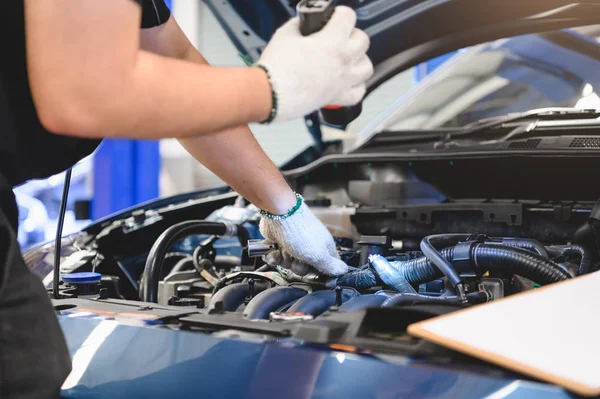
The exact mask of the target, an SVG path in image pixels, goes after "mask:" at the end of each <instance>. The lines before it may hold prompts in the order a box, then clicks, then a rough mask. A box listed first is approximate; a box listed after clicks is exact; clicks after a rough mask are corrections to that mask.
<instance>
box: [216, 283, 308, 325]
mask: <svg viewBox="0 0 600 399" xmlns="http://www.w3.org/2000/svg"><path fill="white" fill-rule="evenodd" d="M219 292H220V291H219ZM307 294H308V291H306V290H303V289H302V288H297V287H275V288H271V289H270V290H266V291H263V292H261V293H260V294H258V295H256V296H255V297H254V299H252V300H251V301H250V302H249V303H248V305H246V308H244V317H246V318H247V319H251V320H256V319H269V314H270V313H271V312H274V311H276V310H277V309H279V308H281V307H283V306H285V305H288V304H290V303H292V302H294V301H297V300H298V299H300V298H302V297H303V296H305V295H307Z"/></svg>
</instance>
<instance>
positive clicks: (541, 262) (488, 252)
mask: <svg viewBox="0 0 600 399" xmlns="http://www.w3.org/2000/svg"><path fill="white" fill-rule="evenodd" d="M472 259H473V261H474V264H475V266H477V267H478V268H481V269H485V270H502V271H507V272H509V273H512V274H518V275H519V276H522V277H525V278H527V279H529V280H532V281H534V282H536V283H538V284H541V285H546V284H552V283H557V282H559V281H564V280H567V279H569V278H571V277H570V276H569V274H568V273H567V272H565V271H564V270H562V269H561V268H560V266H558V265H557V264H556V263H555V262H553V261H552V260H550V259H548V258H542V257H541V256H539V255H535V254H533V253H531V252H529V251H528V250H525V249H520V248H512V247H505V246H502V245H494V244H476V245H475V246H474V247H473V249H472Z"/></svg>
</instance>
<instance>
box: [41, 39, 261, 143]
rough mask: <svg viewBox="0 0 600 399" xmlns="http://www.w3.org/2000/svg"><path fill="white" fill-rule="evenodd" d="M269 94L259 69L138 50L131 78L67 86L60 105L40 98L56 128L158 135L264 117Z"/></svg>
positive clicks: (62, 131) (96, 134)
mask: <svg viewBox="0 0 600 399" xmlns="http://www.w3.org/2000/svg"><path fill="white" fill-rule="evenodd" d="M50 80H51V79H50ZM110 80H112V79H108V81H110ZM56 83H58V84H60V83H61V82H60V81H58V82H56ZM63 83H64V82H63ZM48 84H52V83H51V82H50V83H48ZM270 93H271V91H270V86H269V83H268V79H267V77H266V74H265V73H264V72H263V71H262V70H260V69H258V68H214V67H210V66H205V65H197V64H192V63H189V62H185V61H180V60H175V59H168V58H165V57H161V56H158V55H155V54H151V53H148V52H144V51H140V52H139V54H138V56H137V61H136V62H135V68H134V69H133V71H132V72H131V75H130V78H129V79H127V80H125V79H123V80H122V81H119V82H116V83H113V84H112V85H111V84H110V83H109V85H107V86H106V87H105V88H101V89H98V90H96V91H91V90H83V91H80V90H78V89H77V88H67V89H66V92H64V93H63V95H62V96H63V98H64V99H65V100H64V102H62V103H60V104H49V103H47V102H44V101H43V99H40V98H39V97H38V98H36V102H37V103H38V110H39V112H40V117H41V119H42V121H43V122H48V124H49V126H47V127H48V128H50V129H51V130H54V132H55V133H59V134H67V135H74V136H83V137H97V138H102V137H130V138H144V139H157V138H166V137H186V136H197V135H200V134H206V133H211V132H215V131H218V130H222V129H224V128H228V127H231V126H237V125H240V124H244V123H250V122H257V121H261V120H265V119H266V118H267V117H268V115H269V112H270V107H271V94H270ZM34 94H35V91H34ZM97 97H99V98H97ZM67 98H68V99H67ZM106 99H110V100H109V101H107V100H106ZM49 100H50V99H49ZM50 101H51V100H50ZM58 106H59V107H62V110H61V111H59V112H57V111H58V110H57V109H56V107H58ZM46 107H47V108H49V110H48V113H45V112H44V110H45V108H46ZM65 110H67V113H65V112H64V111H65ZM56 116H58V117H59V118H60V119H59V120H54V119H53V118H54V117H56Z"/></svg>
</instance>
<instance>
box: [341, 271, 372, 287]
mask: <svg viewBox="0 0 600 399" xmlns="http://www.w3.org/2000/svg"><path fill="white" fill-rule="evenodd" d="M377 284H378V280H377V275H376V274H375V271H374V270H373V269H371V268H369V267H365V268H362V269H359V270H356V271H353V272H350V273H347V274H344V275H343V276H341V277H339V278H338V279H337V281H336V283H335V285H339V286H342V287H354V288H356V289H359V290H360V289H366V288H371V287H375V286H376V285H377Z"/></svg>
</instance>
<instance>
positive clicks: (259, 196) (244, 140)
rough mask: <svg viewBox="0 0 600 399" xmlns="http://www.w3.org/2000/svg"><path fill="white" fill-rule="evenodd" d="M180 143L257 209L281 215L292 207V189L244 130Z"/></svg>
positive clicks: (250, 135) (236, 129)
mask: <svg viewBox="0 0 600 399" xmlns="http://www.w3.org/2000/svg"><path fill="white" fill-rule="evenodd" d="M180 142H181V144H182V145H183V146H184V147H185V149H186V150H187V151H188V152H189V153H190V154H191V155H192V156H193V157H194V158H196V159H197V160H198V161H199V162H200V163H202V164H203V165H204V166H206V167H207V168H208V169H210V170H211V171H212V172H213V173H215V174H216V175H217V176H219V177H220V178H221V179H223V180H224V181H225V182H226V183H227V184H228V185H230V186H231V187H232V188H233V189H234V190H235V191H237V192H238V193H240V194H241V195H242V196H243V197H244V198H246V199H247V200H248V201H250V202H252V203H253V204H254V205H256V206H257V207H259V208H261V209H264V210H266V211H269V212H272V213H276V214H282V213H285V212H287V211H288V210H289V209H290V208H291V207H293V206H294V204H295V202H296V198H295V197H294V195H293V191H292V189H291V188H290V186H289V185H288V184H287V182H286V181H285V179H284V178H283V176H282V175H281V172H280V171H279V169H278V168H277V167H276V166H275V164H273V162H272V161H271V160H270V159H269V158H268V157H267V155H266V154H265V153H264V151H263V150H262V148H261V147H260V145H259V144H258V143H257V142H256V139H255V138H254V136H253V135H252V132H251V131H250V129H248V127H246V126H241V127H237V128H233V129H229V130H226V131H223V132H220V133H218V134H213V135H208V136H201V137H197V138H187V139H182V140H180Z"/></svg>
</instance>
